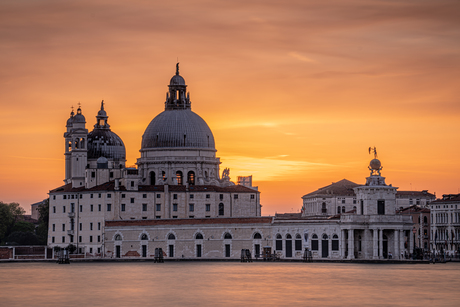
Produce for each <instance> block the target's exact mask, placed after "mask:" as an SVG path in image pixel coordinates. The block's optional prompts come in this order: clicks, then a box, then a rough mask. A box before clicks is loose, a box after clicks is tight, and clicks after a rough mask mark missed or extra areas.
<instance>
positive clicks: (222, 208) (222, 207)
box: [219, 203, 224, 215]
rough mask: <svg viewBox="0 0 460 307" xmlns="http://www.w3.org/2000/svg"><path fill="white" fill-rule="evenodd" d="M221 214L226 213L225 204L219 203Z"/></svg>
mask: <svg viewBox="0 0 460 307" xmlns="http://www.w3.org/2000/svg"><path fill="white" fill-rule="evenodd" d="M219 215H224V204H222V203H220V204H219Z"/></svg>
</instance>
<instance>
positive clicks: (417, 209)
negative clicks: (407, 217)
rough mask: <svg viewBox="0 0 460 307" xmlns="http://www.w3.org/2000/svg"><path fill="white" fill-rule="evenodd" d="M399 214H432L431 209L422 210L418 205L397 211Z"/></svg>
mask: <svg viewBox="0 0 460 307" xmlns="http://www.w3.org/2000/svg"><path fill="white" fill-rule="evenodd" d="M396 212H397V213H400V214H412V213H430V212H431V211H430V209H428V208H422V207H420V206H417V205H412V206H409V207H406V208H403V209H402V210H397V211H396Z"/></svg>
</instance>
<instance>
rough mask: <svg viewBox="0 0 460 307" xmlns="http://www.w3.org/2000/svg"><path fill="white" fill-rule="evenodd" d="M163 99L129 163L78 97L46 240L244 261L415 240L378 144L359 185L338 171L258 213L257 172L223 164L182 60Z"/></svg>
mask: <svg viewBox="0 0 460 307" xmlns="http://www.w3.org/2000/svg"><path fill="white" fill-rule="evenodd" d="M164 106H165V109H164V111H163V112H161V113H160V114H158V115H157V116H155V117H154V118H153V119H152V121H151V122H150V123H149V124H148V126H147V128H146V130H145V131H144V134H143V136H142V143H141V148H140V157H139V158H138V160H137V163H136V167H126V164H125V163H126V149H125V146H124V143H123V141H122V139H121V138H120V137H119V136H118V135H117V134H116V133H115V132H113V131H112V129H111V127H110V125H109V121H108V119H109V116H108V114H107V112H106V110H105V107H106V106H105V105H104V102H102V103H101V107H100V110H99V112H98V113H97V115H96V120H95V124H94V128H93V129H92V131H88V129H87V126H86V118H85V116H84V115H83V112H82V109H81V107H79V108H78V109H77V111H76V114H75V113H74V112H73V111H72V113H71V114H70V117H69V119H68V120H67V123H66V131H65V133H64V139H65V153H64V156H65V179H64V185H63V186H60V187H57V188H55V189H53V190H51V191H50V192H49V196H50V220H49V232H48V246H50V247H54V246H59V247H66V246H68V245H69V244H73V245H75V246H76V248H77V253H79V254H83V255H85V257H112V258H152V257H154V254H155V250H158V249H159V248H161V249H162V250H163V251H164V254H165V258H166V259H239V258H240V255H241V250H242V249H246V250H249V251H250V252H251V254H252V255H254V257H262V255H263V254H264V253H266V254H273V255H277V257H279V258H281V259H301V258H302V256H303V255H304V254H305V250H307V251H308V252H309V253H310V255H311V256H312V257H313V258H314V259H315V258H321V259H331V260H332V259H336V260H338V259H385V258H389V257H391V255H393V257H398V258H400V257H401V256H400V255H404V254H407V253H409V252H410V251H411V250H412V249H413V244H414V242H413V240H412V239H411V232H412V226H413V223H412V220H411V218H410V217H409V216H406V215H400V214H397V209H398V196H397V193H398V192H397V188H396V187H393V186H392V185H391V184H390V185H387V184H386V182H385V178H384V177H382V175H381V170H382V166H381V162H380V160H378V159H377V156H376V154H375V157H374V159H373V160H372V161H371V162H370V164H369V167H368V168H369V171H370V175H369V177H367V179H366V182H365V183H364V184H363V185H358V184H354V183H352V182H350V181H347V180H342V181H340V182H338V183H337V184H335V185H334V186H333V187H332V186H331V187H325V188H323V189H320V190H318V191H316V192H314V193H310V194H307V195H305V196H304V197H303V199H304V204H303V207H302V211H301V213H286V214H276V215H275V216H263V215H262V212H261V205H260V191H258V189H257V187H253V186H252V177H241V178H239V180H238V182H237V183H234V182H232V181H231V180H230V176H229V170H228V169H224V170H223V171H222V173H221V172H220V163H221V162H220V159H219V158H218V157H216V151H217V150H216V147H215V142H214V136H213V134H212V131H211V129H210V128H209V126H208V125H207V123H206V122H205V121H204V120H203V119H202V118H201V117H200V116H199V115H198V114H196V113H194V112H193V111H192V109H191V101H190V95H189V93H188V92H187V85H186V83H185V80H184V78H183V77H182V76H181V75H180V74H179V65H178V64H177V66H176V73H175V74H174V75H173V77H172V78H171V80H170V82H169V86H168V91H167V94H166V101H165V102H164ZM337 188H340V189H342V190H341V191H342V192H343V193H341V194H340V193H339V194H340V195H338V194H334V192H333V191H337ZM342 198H343V202H342ZM346 198H347V199H350V200H349V201H352V206H350V204H349V205H347V204H346V203H345V201H344V200H345V199H346ZM347 203H348V201H347Z"/></svg>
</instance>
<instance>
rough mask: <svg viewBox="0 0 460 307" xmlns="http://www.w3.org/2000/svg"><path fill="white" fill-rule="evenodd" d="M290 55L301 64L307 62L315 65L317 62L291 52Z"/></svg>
mask: <svg viewBox="0 0 460 307" xmlns="http://www.w3.org/2000/svg"><path fill="white" fill-rule="evenodd" d="M288 55H289V56H290V57H292V58H294V59H297V60H299V61H301V62H307V63H315V62H316V61H315V60H313V59H310V58H307V57H306V56H304V55H301V54H299V53H297V52H289V53H288Z"/></svg>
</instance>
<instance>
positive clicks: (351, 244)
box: [348, 229, 355, 259]
mask: <svg viewBox="0 0 460 307" xmlns="http://www.w3.org/2000/svg"><path fill="white" fill-rule="evenodd" d="M354 243H355V236H354V230H353V229H350V230H348V259H354V258H355V244H354Z"/></svg>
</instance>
